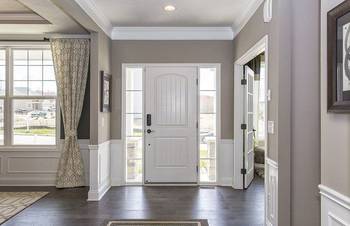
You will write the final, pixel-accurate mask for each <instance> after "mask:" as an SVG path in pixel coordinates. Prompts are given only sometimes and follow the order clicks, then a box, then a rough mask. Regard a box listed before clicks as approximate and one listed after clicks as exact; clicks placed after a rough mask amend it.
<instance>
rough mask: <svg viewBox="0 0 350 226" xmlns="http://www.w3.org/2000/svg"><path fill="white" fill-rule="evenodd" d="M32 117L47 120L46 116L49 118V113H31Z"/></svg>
mask: <svg viewBox="0 0 350 226" xmlns="http://www.w3.org/2000/svg"><path fill="white" fill-rule="evenodd" d="M30 116H31V117H32V118H40V117H41V118H46V116H47V112H45V111H32V112H30Z"/></svg>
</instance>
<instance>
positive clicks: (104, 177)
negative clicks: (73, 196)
mask: <svg viewBox="0 0 350 226" xmlns="http://www.w3.org/2000/svg"><path fill="white" fill-rule="evenodd" d="M89 149H90V190H89V193H88V201H98V200H100V199H101V198H102V197H103V195H104V194H105V193H106V192H107V191H108V190H109V188H110V187H111V142H110V141H109V140H108V141H106V142H104V143H102V144H99V145H89Z"/></svg>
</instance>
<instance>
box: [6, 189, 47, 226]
mask: <svg viewBox="0 0 350 226" xmlns="http://www.w3.org/2000/svg"><path fill="white" fill-rule="evenodd" d="M47 194H48V192H0V224H2V223H3V222H5V221H6V220H8V219H9V218H11V217H13V216H14V215H16V214H17V213H19V212H21V211H22V210H24V209H25V208H27V207H28V206H30V205H32V204H33V203H34V202H36V201H38V200H39V199H41V198H42V197H44V196H45V195H47Z"/></svg>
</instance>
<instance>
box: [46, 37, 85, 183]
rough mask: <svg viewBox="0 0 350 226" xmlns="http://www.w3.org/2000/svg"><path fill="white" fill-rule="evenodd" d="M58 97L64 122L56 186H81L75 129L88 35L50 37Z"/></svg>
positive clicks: (80, 169)
mask: <svg viewBox="0 0 350 226" xmlns="http://www.w3.org/2000/svg"><path fill="white" fill-rule="evenodd" d="M50 44H51V50H52V56H53V62H54V70H55V76H56V83H57V94H58V101H59V104H60V109H61V115H62V121H63V126H64V135H65V138H64V145H63V149H62V150H61V151H62V153H61V157H60V160H59V165H58V172H57V181H56V187H57V188H72V187H80V186H85V179H84V166H83V160H82V156H81V152H80V149H79V144H78V138H77V129H78V124H79V119H80V115H81V111H82V108H83V102H84V94H85V87H86V80H87V74H88V67H89V56H90V41H89V39H75V38H73V39H68V38H54V39H51V40H50Z"/></svg>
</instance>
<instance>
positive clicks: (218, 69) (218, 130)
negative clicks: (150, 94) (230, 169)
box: [121, 63, 221, 186]
mask: <svg viewBox="0 0 350 226" xmlns="http://www.w3.org/2000/svg"><path fill="white" fill-rule="evenodd" d="M147 66H163V67H164V66H175V67H176V66H178V67H180V66H193V67H197V78H198V79H199V72H200V71H199V69H200V68H216V159H215V160H216V163H215V170H216V172H215V173H216V177H215V179H216V181H215V182H200V178H199V177H200V172H199V173H198V178H197V184H198V185H217V184H218V181H219V175H220V172H219V170H218V169H219V167H218V160H219V159H220V151H219V144H220V143H219V142H220V139H221V64H220V63H183V64H177V63H174V64H173V63H164V64H158V63H155V64H149V63H122V114H121V117H122V127H121V130H122V131H121V139H122V143H123V154H122V156H123V166H122V169H121V170H122V175H123V177H122V181H123V183H122V184H123V185H130V186H132V185H144V176H145V175H144V168H145V161H144V151H145V150H144V146H143V151H142V182H127V180H126V167H127V166H126V164H127V162H126V157H127V156H126V150H125V139H126V135H125V128H126V122H125V117H124V115H125V113H126V112H125V111H126V103H125V98H126V97H125V94H126V68H142V71H143V73H142V79H143V84H142V98H143V101H142V109H143V112H142V114H144V112H145V111H144V108H145V104H144V103H145V99H144V98H145V97H144V90H145V83H144V80H145V73H144V72H145V68H146V67H147ZM199 94H200V88H199V84H198V89H197V104H198V106H197V120H198V123H199V119H200V112H199V102H200V100H199V98H200V96H199ZM143 116H144V115H143ZM198 127H199V126H198ZM197 139H199V129H198V132H197ZM143 142H144V137H143ZM197 145H198V148H197V161H198V162H197V164H198V167H199V166H200V165H199V164H200V157H199V152H200V149H199V142H197Z"/></svg>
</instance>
